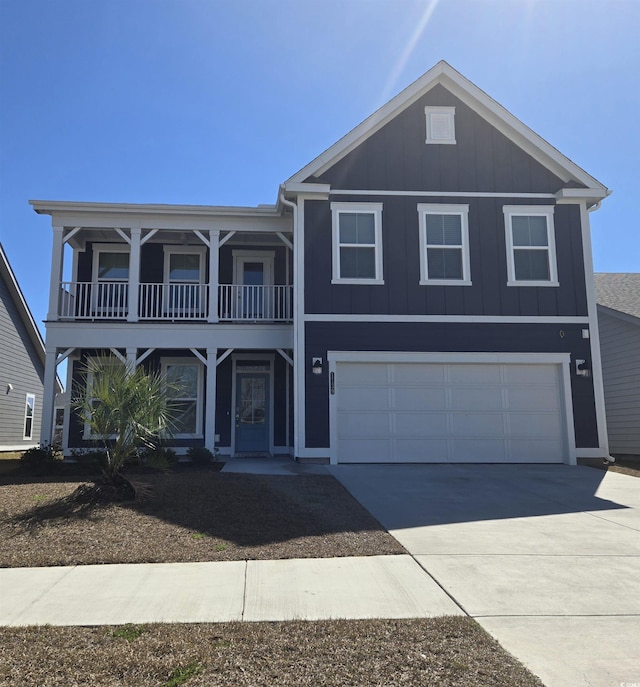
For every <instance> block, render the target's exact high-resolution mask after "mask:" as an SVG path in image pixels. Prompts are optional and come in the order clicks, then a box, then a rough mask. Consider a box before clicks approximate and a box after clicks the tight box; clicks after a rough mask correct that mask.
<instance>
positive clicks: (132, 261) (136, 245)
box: [127, 227, 142, 322]
mask: <svg viewBox="0 0 640 687" xmlns="http://www.w3.org/2000/svg"><path fill="white" fill-rule="evenodd" d="M141 233H142V230H141V229H140V227H131V245H130V252H129V311H128V314H127V321H128V322H137V321H138V300H139V299H138V292H139V291H140V235H141Z"/></svg>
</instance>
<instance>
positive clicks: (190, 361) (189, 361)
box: [160, 356, 204, 439]
mask: <svg viewBox="0 0 640 687" xmlns="http://www.w3.org/2000/svg"><path fill="white" fill-rule="evenodd" d="M187 365H191V366H195V367H196V368H197V370H198V380H197V384H198V389H197V397H196V431H195V432H194V433H190V432H189V433H187V432H184V433H182V434H173V435H172V437H171V438H172V439H202V438H203V436H204V433H203V421H202V420H203V417H202V416H203V414H204V384H203V376H204V375H203V370H204V365H203V364H202V363H201V362H200V360H198V358H196V357H195V356H194V357H192V358H191V357H189V356H184V357H170V358H163V357H161V358H160V369H161V370H162V374H163V375H166V374H167V368H168V367H170V366H175V367H178V366H185V367H186V366H187ZM175 400H176V401H181V400H187V401H191V400H193V399H191V398H190V397H185V399H182V397H177V398H176V399H175Z"/></svg>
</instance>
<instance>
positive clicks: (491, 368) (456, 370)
mask: <svg viewBox="0 0 640 687" xmlns="http://www.w3.org/2000/svg"><path fill="white" fill-rule="evenodd" d="M500 367H501V366H500V365H471V364H466V363H465V364H460V365H447V366H446V368H447V371H448V382H449V383H450V384H452V385H454V386H457V385H463V386H483V385H485V384H500V383H501V381H500Z"/></svg>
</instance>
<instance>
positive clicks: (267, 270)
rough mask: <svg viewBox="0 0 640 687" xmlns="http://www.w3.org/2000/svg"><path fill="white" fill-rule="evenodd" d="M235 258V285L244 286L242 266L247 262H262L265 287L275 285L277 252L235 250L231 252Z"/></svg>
mask: <svg viewBox="0 0 640 687" xmlns="http://www.w3.org/2000/svg"><path fill="white" fill-rule="evenodd" d="M231 255H232V257H233V283H234V284H243V283H244V281H243V272H242V266H243V265H244V263H245V262H261V263H262V265H263V280H264V283H263V284H262V285H263V286H272V285H273V283H274V261H275V255H276V253H275V251H273V250H262V251H258V250H246V249H234V250H232V251H231Z"/></svg>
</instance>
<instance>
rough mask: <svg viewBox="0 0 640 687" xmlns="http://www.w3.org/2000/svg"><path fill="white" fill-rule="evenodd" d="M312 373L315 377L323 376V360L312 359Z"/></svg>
mask: <svg viewBox="0 0 640 687" xmlns="http://www.w3.org/2000/svg"><path fill="white" fill-rule="evenodd" d="M311 372H313V374H314V375H321V374H322V358H311Z"/></svg>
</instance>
